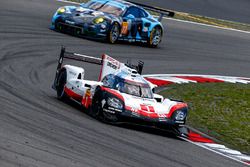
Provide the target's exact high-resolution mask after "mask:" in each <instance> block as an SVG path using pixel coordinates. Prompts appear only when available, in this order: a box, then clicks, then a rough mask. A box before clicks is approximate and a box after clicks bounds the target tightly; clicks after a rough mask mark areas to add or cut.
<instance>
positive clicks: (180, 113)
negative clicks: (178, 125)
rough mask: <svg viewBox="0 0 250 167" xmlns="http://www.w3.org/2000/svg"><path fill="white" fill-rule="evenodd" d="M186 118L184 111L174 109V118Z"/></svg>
mask: <svg viewBox="0 0 250 167" xmlns="http://www.w3.org/2000/svg"><path fill="white" fill-rule="evenodd" d="M185 118H186V112H184V111H181V110H177V111H175V120H177V121H183V120H184V119H185Z"/></svg>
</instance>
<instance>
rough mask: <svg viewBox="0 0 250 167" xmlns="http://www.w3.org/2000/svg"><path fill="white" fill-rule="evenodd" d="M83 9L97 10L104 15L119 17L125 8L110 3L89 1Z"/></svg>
mask: <svg viewBox="0 0 250 167" xmlns="http://www.w3.org/2000/svg"><path fill="white" fill-rule="evenodd" d="M84 7H87V8H90V9H93V10H97V11H101V12H104V13H109V14H113V15H115V16H120V15H121V14H122V13H123V12H124V10H125V6H122V5H119V4H117V3H115V2H112V1H111V2H110V1H103V0H99V1H96V0H93V1H89V2H87V3H86V4H84Z"/></svg>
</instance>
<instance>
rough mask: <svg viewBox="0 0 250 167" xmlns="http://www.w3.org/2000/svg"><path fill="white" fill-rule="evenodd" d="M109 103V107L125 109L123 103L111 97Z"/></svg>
mask: <svg viewBox="0 0 250 167" xmlns="http://www.w3.org/2000/svg"><path fill="white" fill-rule="evenodd" d="M107 103H108V105H109V106H111V107H114V108H117V109H122V108H123V104H122V102H121V101H120V100H119V99H117V98H115V97H109V98H108V100H107Z"/></svg>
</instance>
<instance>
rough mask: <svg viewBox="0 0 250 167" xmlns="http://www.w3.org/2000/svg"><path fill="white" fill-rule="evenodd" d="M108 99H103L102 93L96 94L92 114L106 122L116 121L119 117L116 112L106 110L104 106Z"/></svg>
mask: <svg viewBox="0 0 250 167" xmlns="http://www.w3.org/2000/svg"><path fill="white" fill-rule="evenodd" d="M105 103H106V100H105V99H102V97H101V95H100V94H95V95H94V97H93V102H92V108H91V115H92V116H93V117H95V118H97V119H99V120H101V121H103V122H106V123H116V122H117V121H118V118H117V117H116V115H115V113H109V112H108V111H104V109H103V107H104V106H105V105H106V104H105Z"/></svg>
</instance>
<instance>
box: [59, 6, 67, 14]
mask: <svg viewBox="0 0 250 167" xmlns="http://www.w3.org/2000/svg"><path fill="white" fill-rule="evenodd" d="M65 12H66V9H65V7H60V8H59V9H57V14H59V15H60V14H63V13H65Z"/></svg>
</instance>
